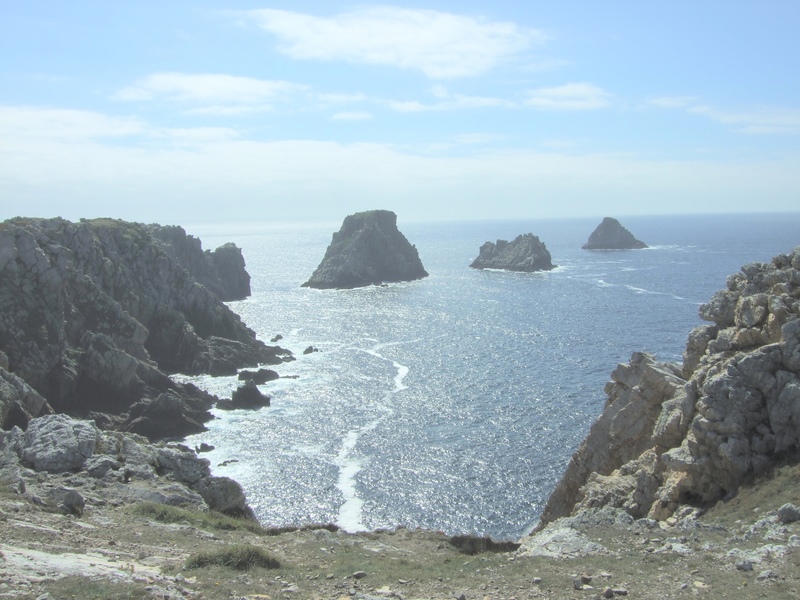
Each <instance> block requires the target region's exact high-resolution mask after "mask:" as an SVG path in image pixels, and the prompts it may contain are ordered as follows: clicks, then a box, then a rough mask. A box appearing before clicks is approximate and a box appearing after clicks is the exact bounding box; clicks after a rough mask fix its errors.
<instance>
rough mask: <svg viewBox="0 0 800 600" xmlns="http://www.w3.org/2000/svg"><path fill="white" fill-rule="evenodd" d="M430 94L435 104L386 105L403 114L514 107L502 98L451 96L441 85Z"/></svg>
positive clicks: (392, 103)
mask: <svg viewBox="0 0 800 600" xmlns="http://www.w3.org/2000/svg"><path fill="white" fill-rule="evenodd" d="M431 94H432V95H433V97H434V98H436V99H437V102H432V103H428V104H425V103H423V102H420V101H418V100H409V101H401V100H390V101H388V102H387V105H388V106H389V108H391V109H392V110H396V111H397V112H404V113H412V112H426V111H435V110H460V109H468V108H513V107H515V106H516V104H514V103H513V102H511V101H509V100H504V99H503V98H492V97H486V96H467V95H464V94H451V93H450V92H449V91H448V89H447V88H446V87H445V86H443V85H435V86H433V88H431Z"/></svg>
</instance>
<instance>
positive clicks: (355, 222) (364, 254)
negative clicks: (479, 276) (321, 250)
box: [303, 210, 428, 289]
mask: <svg viewBox="0 0 800 600" xmlns="http://www.w3.org/2000/svg"><path fill="white" fill-rule="evenodd" d="M427 276H428V273H427V272H426V271H425V269H424V268H423V266H422V262H421V261H420V259H419V254H418V253H417V249H416V248H415V247H414V246H412V245H411V244H410V243H409V242H408V240H407V239H406V238H405V236H404V235H403V234H402V233H400V231H398V229H397V215H395V214H394V213H393V212H391V211H388V210H372V211H367V212H361V213H355V214H353V215H350V216H348V217H346V218H345V220H344V222H343V223H342V227H341V229H340V230H339V231H338V232H336V233H334V234H333V239H332V240H331V243H330V245H329V246H328V249H327V251H326V252H325V256H324V258H323V259H322V262H321V263H320V264H319V266H318V267H317V268H316V270H315V271H314V273H313V274H312V275H311V278H310V279H309V280H308V281H306V282H305V283H304V284H303V287H311V288H320V289H331V288H336V289H347V288H356V287H363V286H367V285H376V284H380V283H388V282H396V281H413V280H415V279H422V278H423V277H427Z"/></svg>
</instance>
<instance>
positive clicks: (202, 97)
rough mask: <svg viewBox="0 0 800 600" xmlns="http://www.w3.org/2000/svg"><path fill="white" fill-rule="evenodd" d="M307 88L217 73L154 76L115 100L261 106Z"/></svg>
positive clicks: (118, 94)
mask: <svg viewBox="0 0 800 600" xmlns="http://www.w3.org/2000/svg"><path fill="white" fill-rule="evenodd" d="M305 89H306V86H304V85H300V84H297V83H291V82H288V81H272V80H266V79H255V78H252V77H237V76H234V75H225V74H217V73H202V74H189V73H176V72H163V73H154V74H152V75H148V76H147V77H143V78H142V79H140V80H139V81H137V82H136V83H134V84H133V85H130V86H127V87H124V88H122V89H121V90H119V91H118V92H117V93H116V94H114V95H113V96H112V98H113V99H115V100H123V101H151V100H169V101H173V102H191V103H212V104H214V105H239V106H242V105H263V104H264V103H266V102H270V101H274V100H276V99H279V98H285V97H286V96H289V95H291V94H294V93H297V92H301V91H303V90H305Z"/></svg>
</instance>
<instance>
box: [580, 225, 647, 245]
mask: <svg viewBox="0 0 800 600" xmlns="http://www.w3.org/2000/svg"><path fill="white" fill-rule="evenodd" d="M582 248H583V249H584V250H638V249H641V248H647V244H645V243H644V242H642V241H640V240H637V239H636V238H635V237H633V234H632V233H631V232H630V231H628V230H627V229H625V228H624V227H623V226H622V225H621V224H620V222H619V221H617V220H616V219H614V218H612V217H606V218H605V219H603V221H602V223H600V225H598V226H597V228H596V229H595V230H594V231H593V232H592V235H590V236H589V241H587V242H586V243H585V244H584V245H583V246H582Z"/></svg>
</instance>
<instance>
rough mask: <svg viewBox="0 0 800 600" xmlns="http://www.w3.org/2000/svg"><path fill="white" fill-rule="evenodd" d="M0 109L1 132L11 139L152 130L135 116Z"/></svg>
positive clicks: (83, 136) (131, 133)
mask: <svg viewBox="0 0 800 600" xmlns="http://www.w3.org/2000/svg"><path fill="white" fill-rule="evenodd" d="M0 109H1V110H0V132H3V134H2V135H4V136H7V137H8V138H9V139H10V138H12V137H23V138H48V139H51V140H52V139H62V138H75V139H92V138H109V137H126V136H135V135H141V134H143V133H145V132H147V131H148V128H149V127H148V125H147V124H146V123H145V122H144V121H142V120H141V119H138V118H135V117H111V116H108V115H103V114H100V113H96V112H90V111H83V110H69V109H56V108H53V109H42V108H35V107H28V106H2V107H0Z"/></svg>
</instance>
